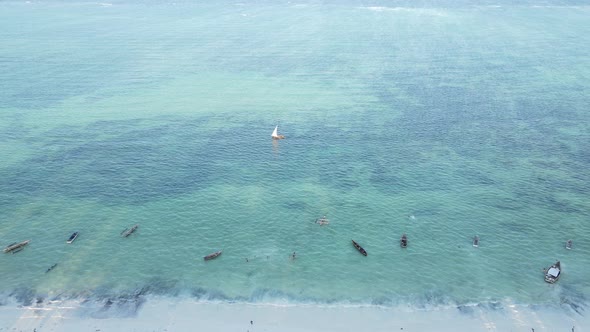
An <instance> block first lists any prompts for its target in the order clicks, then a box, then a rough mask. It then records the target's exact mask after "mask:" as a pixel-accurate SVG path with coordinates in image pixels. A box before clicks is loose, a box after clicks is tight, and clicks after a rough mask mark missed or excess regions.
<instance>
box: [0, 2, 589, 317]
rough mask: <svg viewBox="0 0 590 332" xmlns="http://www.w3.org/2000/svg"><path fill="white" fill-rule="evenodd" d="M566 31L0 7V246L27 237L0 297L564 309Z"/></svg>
mask: <svg viewBox="0 0 590 332" xmlns="http://www.w3.org/2000/svg"><path fill="white" fill-rule="evenodd" d="M588 17H590V5H589V4H588V3H587V2H584V1H541V0H537V1H525V2H522V1H518V2H512V1H480V2H478V1H461V2H455V1H453V2H451V1H420V2H415V1H391V2H385V1H372V2H368V1H342V2H341V1H338V2H336V1H215V2H208V1H202V2H198V1H169V2H160V1H140V0H137V1H135V0H129V1H127V0H124V1H111V2H108V3H107V2H89V1H2V2H0V45H1V47H0V157H1V162H0V241H1V242H2V245H7V244H9V243H12V242H16V241H22V240H27V239H30V240H31V242H30V244H29V245H28V246H27V247H26V248H25V249H24V250H23V251H21V252H18V253H16V254H2V255H1V256H0V280H1V282H0V294H2V297H1V299H2V300H0V302H2V303H6V302H7V301H9V299H14V300H15V301H17V302H18V303H21V304H25V305H28V304H31V303H33V302H35V301H39V299H45V298H48V299H56V298H76V299H78V298H80V299H96V300H97V301H98V302H99V303H101V301H106V302H107V304H108V305H110V304H111V303H112V301H117V299H123V300H124V301H128V300H129V299H132V300H133V301H137V303H139V304H140V303H141V301H140V300H138V299H140V298H141V297H142V296H144V295H148V294H157V295H164V296H166V295H169V296H171V297H181V296H189V297H194V298H196V299H199V300H203V301H224V302H248V303H262V302H263V303H281V304H285V303H287V304H298V303H318V304H330V305H336V306H338V305H379V306H399V305H403V306H406V305H407V306H408V307H410V308H417V309H423V308H436V307H437V306H449V305H451V306H457V307H458V308H460V309H461V310H466V311H469V309H466V308H469V306H473V305H476V306H483V307H489V308H490V310H502V309H505V308H506V307H507V306H508V305H510V304H522V305H528V306H533V307H534V306H546V305H547V306H555V307H556V309H559V310H567V311H571V312H572V313H573V314H574V315H577V314H579V315H583V314H584V311H585V308H587V306H588V299H589V297H590V281H589V280H588V275H590V243H589V242H588V236H589V235H590V223H589V221H590V199H589V198H588V192H590V172H588V169H590V152H589V150H588V146H589V145H590V110H589V108H588V107H589V105H590V53H589V52H588V45H590V20H589V19H588ZM277 124H278V125H279V131H280V132H281V133H282V134H283V135H285V136H286V137H287V138H286V139H285V140H281V141H272V140H271V139H270V133H271V132H272V130H273V129H274V126H275V125H277ZM323 215H325V216H326V217H327V218H328V219H329V220H330V224H329V225H326V226H319V225H317V224H315V223H314V220H315V219H317V218H319V217H321V216H323ZM133 224H139V229H138V231H137V232H136V233H134V234H133V235H131V236H130V237H128V238H122V237H121V236H120V233H121V231H122V230H124V229H125V228H127V227H130V226H132V225H133ZM73 231H80V236H79V238H78V239H77V240H76V241H75V242H74V243H73V244H69V245H67V244H66V243H65V241H66V239H67V238H68V236H69V235H70V234H71V233H72V232H73ZM403 233H406V234H407V235H408V238H409V246H408V248H407V249H401V248H400V247H399V238H400V236H401V235H402V234H403ZM474 235H479V237H480V239H481V242H480V246H479V248H474V247H472V245H471V239H472V237H473V236H474ZM351 239H354V240H356V241H357V242H359V243H360V244H361V245H362V246H363V247H364V248H365V249H366V250H367V251H368V253H369V254H368V256H367V257H364V256H361V255H360V254H359V253H358V252H357V251H356V250H355V249H354V247H353V246H352V245H351ZM568 239H573V241H574V249H573V250H566V249H565V248H564V244H565V241H566V240H568ZM220 249H223V254H222V255H221V256H220V257H219V258H217V259H216V260H213V261H208V262H204V261H203V258H202V257H203V256H204V255H206V254H209V253H211V252H214V251H217V250H220ZM293 252H296V253H297V257H296V259H295V260H291V259H289V256H290V255H291V253H293ZM556 260H560V261H561V264H562V268H563V275H562V277H561V279H560V280H559V282H558V283H557V284H555V285H549V284H547V283H545V282H544V281H543V272H542V268H544V267H547V266H548V265H550V264H552V263H553V262H555V261H556ZM55 263H57V264H58V265H57V266H56V268H55V269H53V270H52V271H50V272H49V273H45V271H46V269H47V268H49V267H50V266H51V265H53V264H55ZM107 299H108V300H107Z"/></svg>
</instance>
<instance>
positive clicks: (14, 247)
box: [4, 240, 31, 253]
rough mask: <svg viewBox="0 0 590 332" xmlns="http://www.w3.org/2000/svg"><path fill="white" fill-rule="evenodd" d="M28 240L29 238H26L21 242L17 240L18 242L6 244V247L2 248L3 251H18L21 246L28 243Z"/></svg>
mask: <svg viewBox="0 0 590 332" xmlns="http://www.w3.org/2000/svg"><path fill="white" fill-rule="evenodd" d="M29 241H31V240H26V241H23V242H19V243H16V242H15V243H11V244H9V245H7V246H6V248H4V252H5V253H9V252H19V251H21V250H22V248H23V247H24V246H26V245H27V244H29Z"/></svg>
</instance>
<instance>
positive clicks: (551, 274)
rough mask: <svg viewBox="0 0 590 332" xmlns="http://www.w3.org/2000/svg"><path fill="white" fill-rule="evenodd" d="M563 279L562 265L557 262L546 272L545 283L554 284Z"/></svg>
mask: <svg viewBox="0 0 590 332" xmlns="http://www.w3.org/2000/svg"><path fill="white" fill-rule="evenodd" d="M559 277H561V263H560V262H559V261H557V262H556V263H555V264H553V265H551V266H550V267H549V268H548V269H547V270H546V271H545V282H548V283H550V284H554V283H556V282H557V280H559Z"/></svg>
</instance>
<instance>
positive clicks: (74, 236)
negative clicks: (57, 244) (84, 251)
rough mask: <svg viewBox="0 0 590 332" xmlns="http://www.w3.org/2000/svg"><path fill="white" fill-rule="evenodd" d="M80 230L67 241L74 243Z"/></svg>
mask: <svg viewBox="0 0 590 332" xmlns="http://www.w3.org/2000/svg"><path fill="white" fill-rule="evenodd" d="M78 234H80V233H78V232H74V233H73V234H72V235H70V238H69V239H68V240H67V241H66V243H72V242H74V241H75V240H76V239H77V238H78Z"/></svg>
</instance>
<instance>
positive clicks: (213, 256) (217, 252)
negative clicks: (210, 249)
mask: <svg viewBox="0 0 590 332" xmlns="http://www.w3.org/2000/svg"><path fill="white" fill-rule="evenodd" d="M222 251H223V250H219V251H216V252H214V253H212V254H209V255H207V256H205V257H203V259H204V260H206V261H208V260H211V259H213V258H217V257H218V256H219V255H221V252H222Z"/></svg>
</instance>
